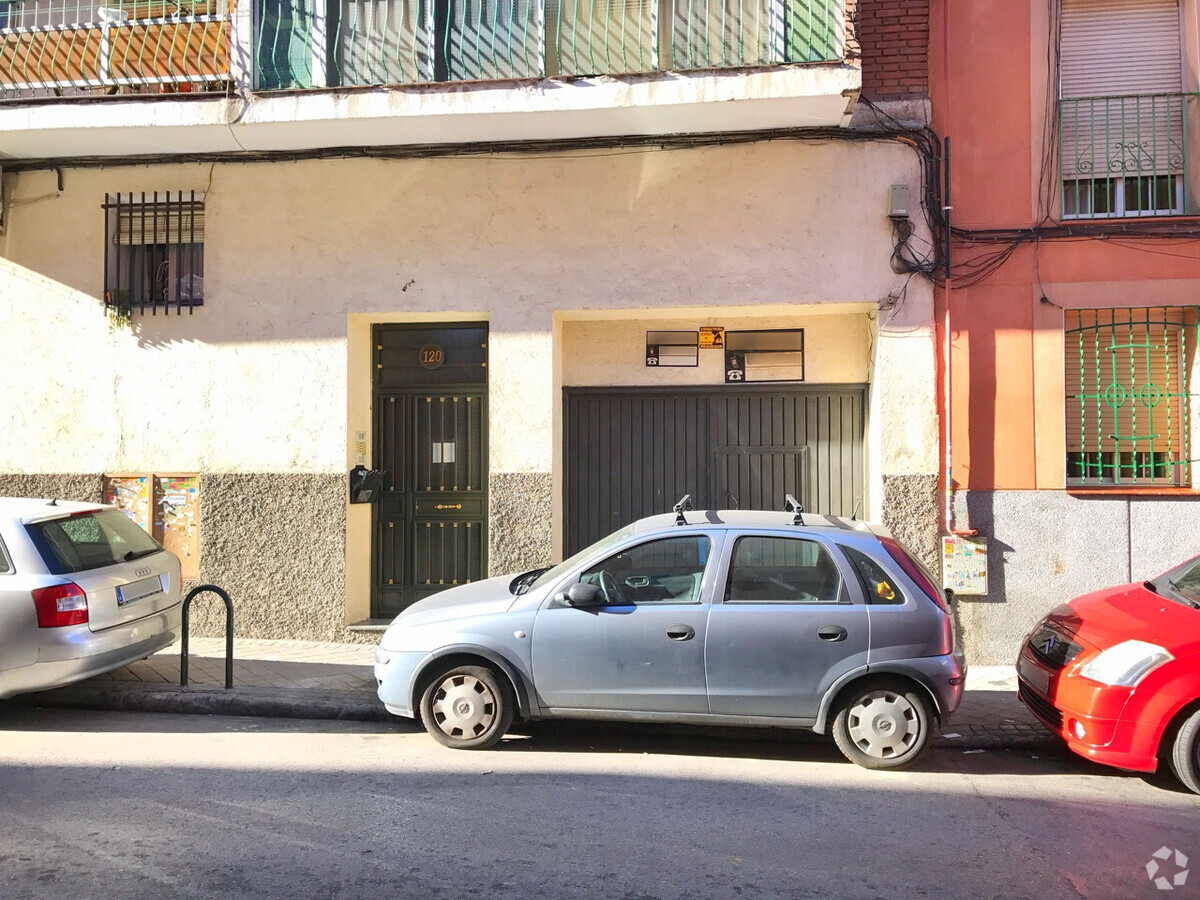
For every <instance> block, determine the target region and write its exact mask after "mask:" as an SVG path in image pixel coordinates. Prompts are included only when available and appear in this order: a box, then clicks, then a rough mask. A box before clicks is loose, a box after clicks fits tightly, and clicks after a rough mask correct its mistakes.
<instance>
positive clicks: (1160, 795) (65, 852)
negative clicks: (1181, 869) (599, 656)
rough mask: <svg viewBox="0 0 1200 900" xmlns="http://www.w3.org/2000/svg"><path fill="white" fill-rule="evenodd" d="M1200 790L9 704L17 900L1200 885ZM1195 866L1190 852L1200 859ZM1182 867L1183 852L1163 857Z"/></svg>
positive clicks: (569, 735)
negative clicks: (479, 747) (1153, 865)
mask: <svg viewBox="0 0 1200 900" xmlns="http://www.w3.org/2000/svg"><path fill="white" fill-rule="evenodd" d="M1163 846H1166V847H1169V848H1171V849H1178V850H1180V851H1182V852H1183V853H1184V854H1186V855H1188V856H1189V857H1191V860H1192V863H1194V865H1195V866H1196V867H1197V868H1200V797H1196V796H1193V795H1191V794H1186V793H1183V792H1181V791H1180V790H1178V789H1176V788H1175V787H1174V785H1173V783H1172V782H1171V781H1170V780H1169V779H1164V778H1155V779H1151V780H1146V779H1143V778H1140V777H1138V776H1134V775H1128V774H1123V773H1119V772H1114V771H1110V770H1107V769H1102V768H1100V767H1097V766H1093V765H1091V764H1089V763H1086V762H1084V761H1082V760H1076V759H1074V758H1073V757H1070V756H1069V755H1067V754H1065V753H1064V754H1051V755H1047V754H1045V753H1043V754H1040V755H1038V756H1035V755H1033V754H1030V753H1027V752H1026V753H1017V752H1008V753H1005V752H1000V753H997V752H988V753H971V754H964V753H962V752H961V751H951V750H940V751H935V752H932V753H930V754H927V756H926V757H925V758H924V759H923V760H922V762H921V764H920V765H919V766H918V767H917V768H916V769H915V770H910V771H907V772H903V773H875V772H868V771H866V770H863V769H860V768H857V767H855V766H853V765H850V764H849V763H845V762H842V761H841V759H840V757H839V756H838V755H837V753H836V751H835V750H834V749H833V748H832V746H831V745H827V744H825V743H823V742H814V741H812V740H802V741H797V740H793V739H771V740H761V739H753V740H751V739H746V738H744V737H742V736H740V735H736V734H729V735H722V736H719V737H713V736H711V735H707V734H694V733H685V734H662V733H655V732H648V731H645V730H639V729H636V728H631V729H620V730H613V729H611V728H608V727H600V726H595V725H589V726H578V727H575V726H572V727H566V726H559V727H555V728H541V729H539V730H537V731H536V732H535V733H534V734H533V735H532V736H531V737H524V738H516V739H510V740H507V741H505V742H504V743H503V744H502V745H501V747H500V748H499V749H497V750H494V751H487V752H461V751H458V752H456V751H451V750H446V749H444V748H442V747H441V746H439V745H437V744H435V743H434V742H433V741H432V740H431V739H430V738H428V737H426V736H425V735H424V734H423V733H420V732H416V731H414V730H412V729H411V728H407V727H405V726H404V725H403V724H401V723H397V724H396V725H381V724H368V723H357V722H313V721H295V720H283V719H270V720H268V719H233V718H215V717H211V718H210V717H202V716H165V715H150V714H137V713H129V714H121V713H84V712H64V711H49V710H26V709H17V708H14V707H10V706H6V705H5V704H3V703H0V898H2V900H13V898H25V897H30V898H33V897H36V898H57V897H63V898H70V900H86V898H104V900H109V898H126V897H128V898H134V897H138V898H141V897H154V898H160V897H166V898H175V897H179V898H257V897H281V898H289V900H292V898H296V900H299V898H326V897H329V898H350V897H368V898H386V900H394V898H409V897H412V898H423V900H434V898H475V897H478V898H489V900H490V898H521V900H526V898H538V900H556V898H575V897H586V898H593V897H595V898H620V900H659V898H663V900H666V898H695V900H701V898H725V897H730V898H754V897H883V898H910V897H921V896H926V895H929V896H941V897H944V896H950V897H961V898H967V897H997V898H999V897H1002V898H1016V897H1031V898H1034V897H1036V898H1054V897H1121V898H1129V897H1137V896H1147V897H1150V896H1159V897H1164V896H1171V897H1188V896H1194V897H1200V873H1192V874H1193V875H1194V876H1195V878H1193V879H1190V880H1189V881H1188V882H1187V883H1185V884H1184V885H1182V886H1180V887H1179V888H1177V889H1175V890H1174V891H1173V892H1172V893H1169V894H1168V893H1165V892H1160V891H1158V890H1156V889H1155V888H1154V885H1153V884H1151V882H1150V880H1149V879H1148V878H1147V874H1146V868H1145V867H1146V863H1147V862H1148V861H1149V860H1150V858H1151V854H1152V853H1153V852H1155V851H1156V850H1158V849H1159V848H1160V847H1163ZM1190 864H1191V863H1190ZM1162 869H1163V870H1164V871H1166V872H1168V874H1174V872H1175V861H1174V859H1173V858H1172V860H1170V861H1169V864H1166V865H1163V866H1162Z"/></svg>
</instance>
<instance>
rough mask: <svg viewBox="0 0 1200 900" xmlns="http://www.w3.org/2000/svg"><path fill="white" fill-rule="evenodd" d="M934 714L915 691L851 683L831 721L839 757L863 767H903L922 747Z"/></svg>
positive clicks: (884, 684) (899, 686) (891, 685)
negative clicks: (848, 691)
mask: <svg viewBox="0 0 1200 900" xmlns="http://www.w3.org/2000/svg"><path fill="white" fill-rule="evenodd" d="M932 730H933V712H932V710H930V708H929V702H928V701H927V700H926V699H925V697H924V696H923V695H922V694H921V692H920V690H919V689H917V688H914V687H912V686H909V685H902V684H898V683H887V682H873V683H868V684H864V685H862V686H861V687H854V688H852V689H851V691H850V693H849V694H847V695H846V697H845V699H844V702H842V704H841V706H840V707H839V709H838V711H837V715H836V716H834V719H833V739H834V742H835V743H836V744H837V746H838V749H839V750H841V751H842V755H843V756H845V757H846V759H848V760H850V761H851V762H852V763H857V764H858V765H860V766H863V767H864V768H867V769H902V768H904V767H905V766H909V765H911V764H912V763H913V762H914V761H915V760H916V759H917V757H918V756H920V755H921V753H922V752H923V751H924V750H925V747H926V745H927V744H928V743H929V736H930V734H931V733H932Z"/></svg>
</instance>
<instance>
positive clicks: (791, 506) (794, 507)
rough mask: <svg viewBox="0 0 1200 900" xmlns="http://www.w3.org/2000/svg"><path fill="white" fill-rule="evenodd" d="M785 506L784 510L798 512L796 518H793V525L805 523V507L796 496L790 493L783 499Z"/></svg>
mask: <svg viewBox="0 0 1200 900" xmlns="http://www.w3.org/2000/svg"><path fill="white" fill-rule="evenodd" d="M783 506H784V510H783V511H784V512H790V513H795V514H796V518H794V519H792V524H793V525H803V524H804V507H803V506H801V505H800V503H799V502H798V501H797V500H796V498H795V497H793V496H792V495H791V494H788V495H787V496H786V498H785V499H784V501H783Z"/></svg>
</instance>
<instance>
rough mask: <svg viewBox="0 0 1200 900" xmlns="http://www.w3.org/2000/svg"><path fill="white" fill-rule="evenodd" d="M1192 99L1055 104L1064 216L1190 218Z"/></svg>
mask: <svg viewBox="0 0 1200 900" xmlns="http://www.w3.org/2000/svg"><path fill="white" fill-rule="evenodd" d="M1198 101H1200V95H1197V94H1142V95H1131V96H1119V97H1085V98H1082V99H1068V100H1060V101H1059V136H1060V144H1061V146H1060V151H1061V152H1060V158H1061V160H1062V215H1063V218H1088V219H1091V218H1111V217H1123V216H1170V215H1185V214H1194V213H1195V212H1196V199H1195V198H1192V197H1191V194H1190V191H1191V188H1192V185H1191V184H1190V181H1189V168H1190V165H1189V163H1190V159H1189V157H1190V153H1191V152H1192V151H1191V149H1190V148H1191V147H1192V146H1195V145H1196V139H1197V137H1200V135H1198V134H1197V133H1196V129H1197V128H1198V127H1200V118H1197V111H1198V107H1197V102H1198Z"/></svg>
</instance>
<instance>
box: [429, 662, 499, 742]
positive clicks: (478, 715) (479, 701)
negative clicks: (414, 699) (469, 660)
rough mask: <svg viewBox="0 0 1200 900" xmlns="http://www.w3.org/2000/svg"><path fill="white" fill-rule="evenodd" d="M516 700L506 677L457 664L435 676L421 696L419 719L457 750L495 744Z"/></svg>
mask: <svg viewBox="0 0 1200 900" xmlns="http://www.w3.org/2000/svg"><path fill="white" fill-rule="evenodd" d="M515 705H516V704H515V701H514V699H513V693H512V688H511V687H510V686H509V684H508V681H507V679H505V678H504V677H503V676H502V675H499V674H497V673H496V672H493V671H492V670H491V669H489V668H486V667H484V666H457V667H455V668H453V669H450V670H449V671H447V672H444V673H443V674H441V675H439V676H438V677H436V678H434V679H433V680H432V681H431V682H430V683H429V686H428V687H427V688H426V689H425V693H424V694H423V695H422V697H421V721H422V722H423V723H424V725H425V730H426V731H428V732H429V733H430V735H432V736H433V738H434V739H435V740H437V741H438V742H440V743H442V744H445V745H446V746H447V747H453V748H454V749H456V750H482V749H485V748H487V747H491V746H494V745H495V744H496V743H498V742H499V740H500V739H501V738H502V737H504V734H505V732H507V731H508V729H509V727H510V726H511V725H512V722H513V716H514V714H515Z"/></svg>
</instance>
